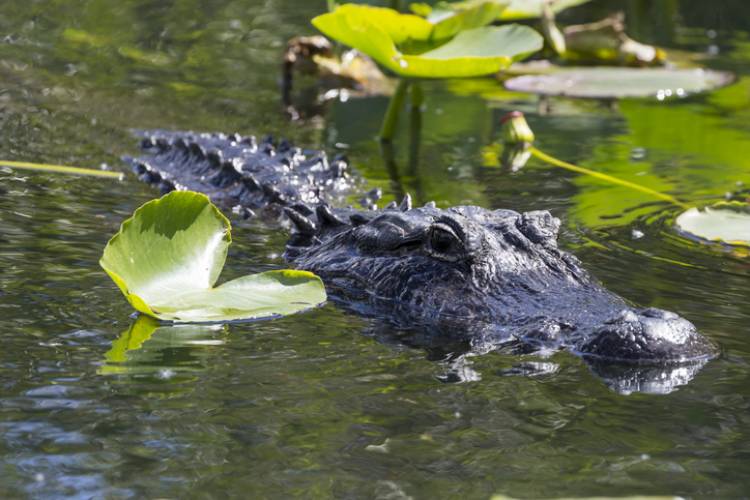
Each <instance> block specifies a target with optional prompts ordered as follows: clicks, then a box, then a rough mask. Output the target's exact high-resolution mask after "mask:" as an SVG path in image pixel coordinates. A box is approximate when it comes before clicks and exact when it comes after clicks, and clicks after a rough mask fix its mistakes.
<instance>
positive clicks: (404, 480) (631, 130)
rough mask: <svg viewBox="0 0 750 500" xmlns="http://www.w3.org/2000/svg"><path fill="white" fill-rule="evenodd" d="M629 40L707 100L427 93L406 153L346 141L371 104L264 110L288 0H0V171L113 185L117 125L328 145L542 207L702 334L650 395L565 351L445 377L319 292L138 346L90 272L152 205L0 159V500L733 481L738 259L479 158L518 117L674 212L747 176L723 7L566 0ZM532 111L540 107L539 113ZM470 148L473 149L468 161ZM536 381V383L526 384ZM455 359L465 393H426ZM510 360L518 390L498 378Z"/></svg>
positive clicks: (744, 64)
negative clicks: (317, 296)
mask: <svg viewBox="0 0 750 500" xmlns="http://www.w3.org/2000/svg"><path fill="white" fill-rule="evenodd" d="M614 4H616V6H618V7H621V8H624V9H625V10H626V12H627V14H628V15H629V16H630V22H631V26H632V29H633V32H634V35H635V36H638V37H640V38H641V39H642V40H644V41H646V42H654V43H659V44H662V45H664V46H667V47H673V48H679V49H682V50H691V51H694V52H698V53H702V54H705V58H704V61H703V62H704V64H706V65H707V66H709V67H712V68H715V69H727V70H732V71H734V72H736V73H737V75H738V81H737V83H736V84H735V85H733V86H730V87H727V88H725V89H721V90H719V91H716V92H714V93H712V94H708V95H704V96H693V97H690V98H687V99H682V100H676V99H675V100H669V101H665V102H658V101H657V100H656V99H654V100H644V101H623V102H620V103H618V105H617V106H611V105H608V104H601V103H595V102H584V101H574V100H568V99H553V100H551V101H549V102H547V103H542V105H540V102H539V99H537V98H536V97H533V96H528V95H524V94H515V93H508V92H504V91H502V90H501V88H500V86H499V85H498V84H497V83H495V82H493V81H492V80H469V81H452V82H446V83H430V84H428V85H426V86H425V91H426V101H425V109H424V113H423V116H422V134H421V148H420V154H419V156H418V158H417V159H416V161H414V158H413V157H412V158H411V160H410V151H409V144H408V142H409V141H408V123H407V120H403V123H402V129H401V133H400V134H399V140H398V141H397V142H396V145H395V150H394V157H393V159H392V161H390V162H385V161H384V160H383V157H382V156H381V151H380V148H379V146H378V143H377V142H376V141H375V140H374V137H375V135H376V133H377V130H378V128H379V121H380V117H381V116H382V114H383V112H384V110H385V107H386V104H387V99H386V98H383V97H373V98H367V99H349V100H347V101H346V102H333V103H330V105H329V106H328V107H327V108H326V109H325V112H324V114H323V115H322V116H321V117H318V118H316V119H312V120H307V121H304V122H300V123H291V122H289V121H288V120H287V118H286V117H285V115H284V113H283V112H282V105H281V103H280V97H279V92H278V78H279V58H280V53H281V51H282V50H283V46H284V44H285V43H286V40H287V39H288V38H289V37H291V36H294V35H297V34H307V33H312V28H311V27H310V26H309V25H308V19H309V18H310V17H311V16H313V15H315V14H316V13H319V12H321V11H322V9H323V8H324V6H323V5H322V3H321V4H320V5H317V4H315V3H313V2H305V1H302V0H284V1H275V2H271V1H265V2H264V1H258V0H227V1H219V0H212V1H203V2H197V1H191V0H178V1H174V2H160V1H157V0H140V1H113V0H86V1H82V2H65V1H52V0H47V1H33V0H31V1H27V2H4V3H3V4H2V5H0V157H2V158H7V159H16V160H29V161H45V162H57V163H63V164H71V165H82V166H90V167H97V166H99V165H102V164H105V165H107V166H108V168H111V169H115V170H118V169H122V168H123V165H122V163H121V161H120V160H119V158H120V157H121V156H122V155H125V154H133V153H135V152H136V149H135V147H136V141H134V139H133V137H132V135H131V132H130V131H131V130H132V129H136V128H138V129H143V128H168V129H193V130H202V131H203V130H205V131H213V130H223V131H227V132H231V131H238V132H240V133H255V134H261V135H262V134H266V133H272V134H274V135H277V136H284V137H287V138H289V139H292V140H294V141H295V142H297V143H300V144H304V145H306V146H310V147H318V148H325V149H327V150H329V151H334V150H337V149H342V148H343V149H345V150H346V152H347V154H348V155H349V157H350V159H351V160H352V162H353V164H354V165H355V167H356V168H357V170H358V171H359V172H360V173H362V174H363V175H364V176H365V177H367V179H368V183H369V184H370V185H371V186H380V187H382V188H383V189H384V192H385V198H386V201H388V200H390V199H393V198H397V197H398V196H400V194H401V193H403V192H407V191H408V192H411V193H412V195H413V196H414V197H415V198H416V200H417V201H418V202H420V203H423V202H426V201H429V200H433V199H434V200H436V201H437V203H438V204H439V205H440V206H448V205H451V204H457V203H472V204H479V205H482V206H485V207H492V208H513V209H516V210H531V209H539V208H546V209H549V210H551V211H552V212H553V213H554V214H555V215H556V216H558V217H560V218H561V219H562V220H563V227H564V229H563V234H562V237H561V244H562V245H563V246H564V247H565V248H567V249H569V250H572V251H574V252H575V253H576V255H578V256H579V257H580V258H581V259H582V260H583V262H584V263H585V265H586V267H587V268H588V269H589V270H591V271H592V272H593V273H594V274H595V275H596V276H597V277H598V278H599V279H601V280H602V281H603V282H604V284H605V285H606V286H607V287H608V288H610V289H612V290H614V291H616V292H617V293H619V294H621V295H623V296H624V297H626V298H628V299H630V300H632V301H633V302H634V303H637V304H639V305H644V306H657V307H662V308H665V309H670V310H674V311H677V312H679V313H680V314H682V315H684V316H685V317H687V318H689V319H690V320H691V321H693V322H694V323H695V324H696V325H697V326H698V327H699V328H700V329H701V331H702V332H704V334H705V335H707V336H708V337H709V338H711V339H712V340H713V341H714V342H715V343H716V344H717V345H719V346H720V347H721V350H722V354H721V357H720V358H719V359H717V360H714V361H712V362H710V363H708V364H707V365H706V366H705V367H704V368H703V369H702V370H701V371H700V372H699V373H697V375H696V376H695V378H694V379H693V380H692V381H690V382H689V383H688V384H687V385H682V386H679V387H676V388H675V389H676V390H674V391H672V392H671V393H669V394H647V393H642V392H635V393H632V394H629V395H627V394H621V393H618V392H617V391H614V390H612V389H611V388H609V387H608V386H607V384H606V383H604V382H603V381H602V380H601V379H600V378H598V377H597V376H595V375H594V374H592V373H591V371H590V370H589V369H588V368H587V367H586V365H585V364H584V363H583V362H582V361H581V360H579V359H577V358H575V357H573V356H572V355H570V354H566V353H559V354H555V355H554V356H552V357H549V358H545V359H540V358H534V357H528V358H520V357H513V356H504V355H501V354H498V353H490V354H487V355H483V356H474V357H470V358H467V359H465V360H464V361H463V364H461V365H460V366H449V365H448V364H447V363H445V362H441V361H440V360H434V359H430V356H429V355H428V354H427V353H425V352H424V351H422V350H420V349H415V348H411V347H408V345H407V344H408V342H405V341H403V340H404V339H401V338H400V337H399V332H395V331H392V329H391V328H390V327H389V326H388V324H387V322H385V321H382V320H375V319H368V318H362V317H359V316H357V315H355V314H352V313H349V312H346V311H343V310H341V309H338V308H336V307H335V306H333V305H330V304H329V305H327V306H325V307H323V308H321V309H318V310H315V311H312V312H309V313H306V314H304V315H297V316H293V317H289V318H285V319H281V320H277V321H272V322H264V323H254V324H248V325H232V326H224V327H180V328H167V327H163V328H158V329H155V328H154V327H153V325H152V326H149V325H148V324H147V323H146V324H144V322H143V321H142V320H141V321H139V322H136V321H135V319H133V318H132V317H131V309H130V307H129V305H128V304H127V303H126V301H125V300H124V299H123V298H122V296H121V295H120V292H119V291H118V290H117V289H116V287H115V286H114V284H112V283H111V282H110V281H109V280H108V279H107V277H106V275H105V274H104V273H103V271H101V270H100V269H99V267H98V264H97V261H98V259H99V256H100V254H101V251H102V249H103V247H104V244H105V243H106V241H107V239H108V238H109V237H110V236H111V235H112V234H113V233H114V232H115V231H116V230H117V228H118V226H119V224H120V222H121V221H122V220H123V219H124V218H125V217H127V216H128V215H129V214H130V213H132V211H133V210H134V209H135V208H136V207H138V206H139V205H140V204H142V203H143V202H145V201H147V200H149V199H152V198H153V197H155V196H156V193H155V192H154V191H153V190H152V189H151V188H149V187H148V186H145V185H142V184H140V183H138V182H136V181H135V180H134V179H133V178H132V177H128V178H126V180H125V181H123V182H114V181H108V180H101V179H87V178H71V177H60V176H54V175H45V174H32V173H28V172H21V171H12V170H8V169H0V314H2V317H3V323H2V326H1V327H0V340H1V341H2V349H1V350H0V496H2V497H6V498H12V497H25V496H34V497H60V496H70V497H77V498H90V497H113V498H129V497H151V498H154V497H174V498H177V497H213V496H216V497H246V496H253V497H294V496H300V497H347V498H352V497H357V498H358V497H380V498H406V497H409V496H410V497H414V498H430V497H437V498H452V497H457V496H463V497H466V498H488V497H489V496H490V495H492V494H494V493H504V494H509V495H515V496H519V497H528V496H546V497H549V496H564V495H575V496H584V495H599V494H607V495H625V494H679V495H686V496H696V497H700V496H713V497H716V496H721V497H736V496H744V495H747V493H748V490H749V488H750V473H748V470H749V469H748V463H749V461H750V411H748V410H749V409H750V388H749V387H750V386H749V385H748V379H749V378H750V341H749V340H748V333H750V332H748V327H747V325H748V324H749V323H750V306H748V302H747V297H748V295H749V294H750V280H748V277H750V264H749V262H750V261H748V257H747V254H746V253H743V252H739V251H734V252H732V251H727V250H722V249H716V248H708V247H703V246H700V245H698V244H696V243H693V242H689V241H686V240H683V239H681V238H679V237H677V236H676V234H675V233H674V232H673V231H672V229H671V227H670V224H669V222H670V220H671V218H672V217H674V215H675V210H674V209H673V208H672V207H669V206H667V205H664V204H663V203H661V202H658V200H656V201H655V200H653V199H650V198H649V197H648V196H647V195H644V194H642V193H639V192H633V191H628V190H626V189H624V188H620V187H618V186H611V185H606V184H601V183H599V182H597V181H595V180H592V179H588V178H582V177H580V176H578V175H575V174H572V173H568V172H564V171H560V170H555V169H551V168H549V167H546V166H544V165H542V164H540V163H537V162H535V161H532V162H530V163H529V165H528V166H527V167H526V168H524V169H522V170H521V171H519V172H516V173H512V174H511V173H509V172H507V171H504V170H502V169H500V168H498V167H497V166H493V165H492V161H488V154H487V152H488V151H490V150H491V149H492V144H493V143H494V142H495V141H496V140H497V135H498V134H497V129H498V127H497V121H498V118H499V117H500V116H501V115H502V114H504V113H505V112H507V111H509V110H511V109H521V110H522V111H524V112H525V113H526V114H527V116H528V119H529V122H530V123H531V126H532V128H533V129H534V130H535V132H536V134H537V137H538V140H539V145H540V147H541V148H542V149H544V150H545V151H548V152H550V153H551V154H554V155H555V156H558V157H561V158H564V159H567V160H570V161H574V162H577V163H579V164H581V165H584V166H587V167H591V168H597V169H600V170H602V171H605V172H607V173H610V174H615V175H618V176H621V177H623V178H627V179H629V180H633V181H636V182H640V183H644V184H647V185H649V186H650V187H652V188H655V189H659V190H663V191H665V192H669V193H671V194H673V195H675V196H677V197H680V198H681V199H683V200H685V201H687V202H689V203H707V202H710V201H713V200H718V199H720V198H723V197H725V196H726V195H727V194H728V195H729V196H734V197H735V198H738V199H741V198H742V197H746V196H747V193H748V191H747V189H748V186H750V125H748V124H750V71H749V70H748V67H749V66H748V63H750V38H749V37H748V32H747V30H748V29H750V25H749V23H750V21H748V20H749V19H750V7H748V6H747V4H746V2H742V1H725V2H721V3H716V2H713V3H711V5H709V2H700V1H697V0H696V1H683V2H677V1H666V0H665V1H663V2H639V1H619V2H604V1H597V2H593V3H592V4H590V5H589V6H587V7H585V8H582V9H576V10H574V11H570V12H568V13H566V14H565V15H564V16H563V21H564V22H570V23H573V22H579V21H587V20H591V19H595V18H596V17H597V16H601V15H603V14H606V13H607V12H608V11H609V10H611V9H612V6H613V5H614ZM540 110H548V111H547V112H545V113H544V114H541V113H540ZM489 159H490V160H491V156H490V158H489ZM285 239H286V232H285V231H284V230H283V229H279V228H278V227H277V226H276V225H275V224H268V223H262V222H253V221H244V222H243V221H235V229H234V244H233V247H232V250H231V251H230V256H229V260H228V262H229V264H228V268H227V277H231V276H236V275H240V274H244V273H249V272H258V271H262V270H266V269H272V268H278V267H281V266H283V261H282V260H281V258H280V255H281V253H282V251H283V245H284V241H285ZM531 369H534V371H535V373H536V374H535V375H534V376H528V372H529V371H530V370H531ZM451 371H452V372H454V373H455V372H456V371H459V372H461V373H462V375H463V378H464V379H465V380H466V382H464V383H444V382H443V380H445V379H446V378H450V377H446V374H447V373H448V372H451ZM524 373H527V375H524Z"/></svg>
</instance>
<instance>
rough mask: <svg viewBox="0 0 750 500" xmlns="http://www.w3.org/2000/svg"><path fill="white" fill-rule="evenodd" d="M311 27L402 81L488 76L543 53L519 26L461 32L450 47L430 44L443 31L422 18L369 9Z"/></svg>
mask: <svg viewBox="0 0 750 500" xmlns="http://www.w3.org/2000/svg"><path fill="white" fill-rule="evenodd" d="M312 23H313V24H314V25H315V27H316V28H318V29H319V30H320V31H321V32H323V33H324V34H325V35H327V36H329V37H331V38H334V39H336V40H338V41H339V42H341V43H344V44H346V45H349V46H350V47H353V48H355V49H357V50H359V51H361V52H363V53H365V54H367V55H369V56H370V57H372V58H373V59H374V60H375V61H377V62H378V63H380V64H381V65H383V66H384V67H386V68H388V69H389V70H391V71H393V72H394V73H397V74H399V75H401V76H404V77H419V78H452V77H469V76H480V75H487V74H490V73H495V72H497V71H499V70H501V69H504V68H507V67H508V66H510V65H511V64H512V63H513V62H514V61H518V60H520V59H523V58H525V57H527V56H528V55H530V54H532V53H534V52H536V51H538V50H540V49H541V48H542V44H543V40H542V37H541V35H539V34H538V33H537V32H536V31H534V30H533V29H531V28H528V27H526V26H519V25H507V26H500V27H497V26H485V27H481V28H474V29H470V30H465V31H461V32H460V33H458V35H456V36H455V38H453V39H451V40H449V41H448V42H445V43H443V42H442V41H441V42H439V43H438V42H435V43H432V42H431V40H432V36H433V30H434V29H435V28H436V26H439V25H434V24H432V23H430V22H428V21H427V20H425V19H423V18H421V17H419V16H415V15H411V14H400V13H398V12H396V11H394V10H391V9H384V8H379V7H369V6H365V5H352V4H346V5H342V6H339V7H337V8H336V10H334V11H333V12H330V13H328V14H323V15H321V16H318V17H316V18H314V19H313V20H312ZM446 29H448V28H446ZM451 29H453V28H450V29H448V31H450V30H451ZM414 41H417V42H421V43H419V44H418V45H419V47H420V50H421V51H420V52H419V53H418V54H417V53H410V51H409V50H407V49H406V48H405V47H406V46H413V45H414V44H413V43H412V42H414ZM399 46H400V47H399Z"/></svg>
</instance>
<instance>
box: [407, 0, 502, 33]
mask: <svg viewBox="0 0 750 500" xmlns="http://www.w3.org/2000/svg"><path fill="white" fill-rule="evenodd" d="M508 3H509V2H508V0H497V1H490V0H467V1H465V2H440V3H438V4H437V5H435V6H434V7H433V6H431V5H429V4H425V3H419V4H416V3H413V4H411V5H409V8H410V9H411V10H412V12H414V13H415V14H418V15H420V16H423V17H425V18H426V19H427V21H428V22H430V23H431V24H432V25H433V28H432V33H431V34H430V38H432V39H433V40H441V39H445V38H450V37H452V36H454V35H455V34H456V33H458V32H460V31H463V30H468V29H472V28H479V27H481V26H486V25H487V24H490V23H491V22H492V21H494V20H495V19H498V18H499V17H500V14H501V12H502V11H503V9H505V7H506V6H507V5H508Z"/></svg>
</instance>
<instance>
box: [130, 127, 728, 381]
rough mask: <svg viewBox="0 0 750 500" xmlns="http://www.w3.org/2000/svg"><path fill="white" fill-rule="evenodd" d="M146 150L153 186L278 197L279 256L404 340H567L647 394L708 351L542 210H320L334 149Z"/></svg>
mask: <svg viewBox="0 0 750 500" xmlns="http://www.w3.org/2000/svg"><path fill="white" fill-rule="evenodd" d="M143 147H144V148H145V150H146V151H147V152H148V154H147V155H146V156H144V157H143V158H139V159H137V160H132V163H133V165H134V169H135V171H136V172H137V173H138V174H139V176H140V178H141V179H142V180H144V181H146V182H149V183H151V184H157V185H159V186H160V188H161V189H162V190H164V191H167V190H171V189H174V188H175V187H179V188H185V189H191V190H195V191H201V192H204V193H206V194H208V195H209V196H210V197H211V199H212V200H213V201H214V202H215V203H217V204H218V205H220V206H222V207H224V208H225V209H234V211H235V212H238V211H239V212H244V213H246V214H250V213H251V211H252V210H253V209H258V208H267V207H283V210H284V211H285V212H286V215H287V217H288V218H289V219H290V220H291V221H292V222H293V223H294V226H295V231H294V234H293V236H292V237H291V239H290V241H289V243H288V244H287V251H286V257H287V259H288V260H289V262H290V263H292V264H293V265H294V266H295V267H298V268H300V269H306V270H310V271H312V272H315V273H316V274H318V275H319V276H321V278H322V279H323V281H324V282H325V283H326V286H327V288H328V289H329V292H330V294H331V296H332V298H333V299H334V300H336V301H337V302H339V303H342V304H345V305H346V307H347V308H350V309H353V310H355V311H357V312H360V313H364V314H367V315H368V316H375V317H379V318H388V319H389V321H390V323H392V324H393V325H395V326H396V327H397V328H408V329H409V330H411V331H418V333H416V334H415V335H414V336H411V338H409V339H407V340H404V343H409V344H412V345H413V344H415V343H416V344H417V345H420V346H422V347H425V348H426V349H428V350H430V351H431V352H436V351H438V352H439V351H442V352H445V353H446V354H447V353H450V355H451V356H454V357H455V355H456V354H457V353H458V354H461V353H464V352H469V351H470V352H486V351H489V350H501V351H503V352H516V353H538V354H548V353H552V352H554V351H556V350H559V349H567V350H569V351H572V352H574V353H576V354H578V355H581V356H582V357H583V358H584V359H586V360H587V361H588V362H589V363H590V365H591V366H592V369H593V370H594V371H595V372H596V373H599V374H601V376H602V377H603V379H604V380H605V381H606V382H607V383H608V384H609V385H610V386H613V387H614V388H616V389H618V390H622V391H630V390H648V391H650V392H663V391H669V390H671V389H672V387H673V386H675V385H680V384H683V383H686V382H687V381H688V380H689V379H690V378H692V375H693V374H694V373H695V372H697V371H698V369H699V368H700V366H701V365H702V364H703V363H704V362H705V361H706V360H707V359H709V358H711V357H712V356H713V355H714V353H715V350H714V348H713V347H712V346H711V344H710V343H709V342H708V341H707V340H706V339H705V338H704V337H702V336H701V335H700V334H698V333H697V332H696V330H695V328H694V327H693V325H692V324H691V323H690V322H688V321H687V320H685V319H683V318H681V317H679V316H677V315H676V314H673V313H670V312H667V311H662V310H659V309H653V308H648V309H633V308H631V307H629V306H628V305H627V304H626V302H625V301H623V299H621V298H620V297H618V296H616V295H614V294H612V293H610V292H608V291H607V290H605V289H604V288H603V287H602V286H601V285H600V284H598V283H597V282H596V280H594V279H593V278H592V277H591V276H590V275H589V274H588V273H587V272H586V271H585V270H584V269H583V268H582V267H581V265H580V263H579V261H578V260H577V259H576V258H575V257H573V256H572V255H570V254H568V253H566V252H563V251H561V250H560V249H558V247H557V242H556V239H557V233H558V227H559V224H560V223H559V220H558V219H556V218H554V217H553V216H552V215H550V213H549V212H546V211H536V212H527V213H517V212H514V211H512V210H486V209H483V208H479V207H473V206H461V207H453V208H449V209H446V210H443V209H439V208H436V207H435V206H434V204H427V205H425V206H423V207H420V208H412V206H411V201H410V198H409V197H408V195H407V197H406V198H405V199H404V200H403V201H402V203H401V204H400V205H399V206H396V204H395V203H391V204H389V205H387V206H386V207H384V208H383V209H377V208H376V207H374V206H370V207H368V208H366V209H364V210H357V209H354V208H351V207H349V208H331V206H330V205H329V203H330V202H334V203H336V204H339V205H340V204H342V203H341V202H342V201H343V198H344V197H345V196H346V195H351V194H353V192H354V189H353V186H354V183H355V179H354V178H353V176H351V175H349V174H348V172H347V168H348V167H347V163H346V160H345V159H344V158H336V159H334V160H332V161H328V160H327V159H326V156H325V154H323V153H321V152H318V151H303V150H300V149H298V148H295V147H292V146H291V145H289V144H287V143H285V142H282V143H280V144H278V145H274V144H273V141H272V140H271V139H266V140H263V141H260V142H256V140H255V139H254V138H251V137H244V138H243V137H240V136H237V135H233V136H225V135H223V134H212V135H209V134H191V133H171V132H153V133H147V134H144V139H143ZM365 201H366V203H368V204H371V203H372V202H373V201H372V200H371V199H368V198H367V197H366V198H365ZM441 346H444V348H441ZM613 366H620V367H624V368H623V369H621V370H618V369H613Z"/></svg>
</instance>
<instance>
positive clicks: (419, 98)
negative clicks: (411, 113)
mask: <svg viewBox="0 0 750 500" xmlns="http://www.w3.org/2000/svg"><path fill="white" fill-rule="evenodd" d="M410 99H411V107H412V108H421V107H422V103H423V102H424V92H422V85H420V84H419V82H416V81H415V82H414V83H413V84H412V86H411V96H410Z"/></svg>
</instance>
